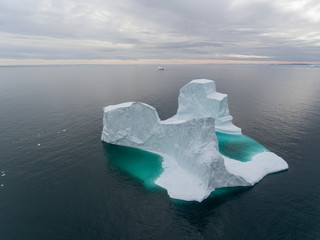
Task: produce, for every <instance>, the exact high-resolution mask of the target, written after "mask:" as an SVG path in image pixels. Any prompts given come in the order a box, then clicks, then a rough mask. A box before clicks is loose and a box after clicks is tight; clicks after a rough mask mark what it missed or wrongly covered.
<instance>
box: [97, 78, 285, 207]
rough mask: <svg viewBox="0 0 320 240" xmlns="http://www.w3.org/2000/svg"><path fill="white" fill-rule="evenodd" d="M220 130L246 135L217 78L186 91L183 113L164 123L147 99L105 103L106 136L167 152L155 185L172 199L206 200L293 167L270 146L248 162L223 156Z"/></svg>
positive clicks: (189, 86) (113, 140)
mask: <svg viewBox="0 0 320 240" xmlns="http://www.w3.org/2000/svg"><path fill="white" fill-rule="evenodd" d="M216 132H217V133H223V134H227V136H241V135H242V133H241V129H240V128H239V127H237V126H235V125H234V124H233V123H232V116H231V115H230V113H229V107H228V99H227V95H226V94H221V93H218V92H217V91H216V87H215V83H214V81H212V80H207V79H196V80H193V81H191V82H190V83H188V84H187V85H185V86H184V87H182V88H181V89H180V94H179V106H178V110H177V114H176V115H175V116H173V117H171V118H169V119H167V120H164V121H161V120H160V118H159V116H158V113H157V111H156V109H155V108H153V107H152V106H150V105H147V104H145V103H140V102H126V103H121V104H118V105H110V106H107V107H105V108H104V117H103V131H102V136H101V139H102V141H104V142H107V143H111V144H116V145H122V146H127V147H134V148H138V149H142V150H145V151H149V152H153V153H157V154H159V155H161V156H162V158H163V162H162V168H163V170H164V171H163V172H162V174H161V175H160V176H159V178H158V179H156V181H155V183H156V184H157V185H159V186H161V187H163V188H165V189H166V190H167V192H168V194H169V196H170V197H171V198H175V199H180V200H186V201H199V202H201V201H202V200H203V199H205V198H207V197H208V196H209V195H210V193H211V192H212V191H214V190H215V189H216V188H224V187H236V186H252V185H254V184H255V183H257V182H259V181H260V180H261V179H262V178H263V177H264V176H266V175H267V174H270V173H274V172H278V171H283V170H286V169H288V164H287V163H286V162H285V161H284V160H283V159H282V158H281V157H279V156H277V155H276V154H274V153H272V152H270V151H268V150H266V151H261V152H258V153H255V154H254V155H253V156H252V157H251V159H250V161H246V162H243V161H241V159H232V158H230V157H228V156H226V155H222V154H221V153H220V152H219V144H218V139H217V136H216ZM242 136H244V135H242ZM231 139H232V138H231Z"/></svg>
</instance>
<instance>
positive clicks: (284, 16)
mask: <svg viewBox="0 0 320 240" xmlns="http://www.w3.org/2000/svg"><path fill="white" fill-rule="evenodd" d="M242 2H243V3H242ZM240 3H241V4H238V5H237V4H235V2H234V1H212V0H199V1H193V0H184V1H182V0H176V1H169V0H163V1H150V0H139V1H138V0H136V1H131V0H123V1H111V0H109V1H103V0H91V1H83V0H78V1H76V0H70V1H63V0H55V1H53V0H47V1H41V0H29V1H28V2H24V1H19V0H2V1H0V43H1V47H0V50H1V53H0V58H17V57H19V58H29V57H34V58H43V59H49V58H50V59H51V58H55V59H75V58H79V59H93V58H96V59H101V58H108V59H109V58H115V59H135V58H167V59H174V58H178V59H181V58H182V59H210V58H214V56H216V55H219V54H220V55H221V56H222V55H223V54H225V55H227V54H244V55H246V54H247V55H262V56H272V57H274V58H273V59H274V60H283V61H311V60H314V61H316V60H317V59H319V54H320V51H319V50H320V49H319V48H320V38H319V34H318V26H319V22H320V18H319V20H317V18H316V17H314V18H313V19H311V18H310V17H309V16H305V15H303V11H299V10H292V9H290V8H287V7H286V6H289V2H286V1H285V0H279V1H264V0H261V1H255V0H253V1H240ZM276 4H283V7H281V6H282V5H276ZM317 5H318V3H317V1H309V3H308V4H306V5H305V6H304V8H310V9H313V7H314V6H317ZM279 6H280V7H279ZM303 10H304V11H305V9H303ZM319 14H320V12H319ZM315 16H316V14H315ZM8 36H9V37H8ZM306 36H307V37H306ZM24 37H25V38H26V39H28V41H25V40H24V39H23V38H24ZM7 38H8V39H7ZM32 39H34V44H32ZM52 39H56V40H57V42H59V44H52V42H55V40H52ZM82 40H83V41H84V42H86V41H87V42H88V44H82V43H81V41H82ZM51 41H52V42H51ZM90 41H94V42H92V43H90ZM12 42H14V43H15V44H14V45H12V44H11V43H12ZM64 42H65V44H64ZM72 42H73V43H72ZM70 45H71V46H72V47H69V46H70Z"/></svg>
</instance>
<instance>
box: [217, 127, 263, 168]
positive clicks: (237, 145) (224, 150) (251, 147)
mask: <svg viewBox="0 0 320 240" xmlns="http://www.w3.org/2000/svg"><path fill="white" fill-rule="evenodd" d="M216 135H217V138H218V142H219V152H220V153H221V154H222V155H224V156H226V157H229V158H232V159H235V160H239V161H241V162H247V161H250V160H251V158H252V157H253V156H254V155H255V154H257V153H260V152H264V151H269V150H268V149H266V148H265V147H264V146H262V145H261V144H260V143H258V142H257V141H255V140H253V139H252V138H250V137H247V136H246V135H243V134H241V135H232V134H226V133H219V132H216Z"/></svg>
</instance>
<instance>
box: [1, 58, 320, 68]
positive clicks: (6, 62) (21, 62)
mask: <svg viewBox="0 0 320 240" xmlns="http://www.w3.org/2000/svg"><path fill="white" fill-rule="evenodd" d="M133 64H149V65H170V64H256V65H259V64H262V65H263V64H264V65H266V64H270V65H272V64H275V65H280V64H287V65H288V64H290V65H294V64H297V65H320V62H315V61H275V60H267V61H257V60H226V59H131V60H121V59H73V60H63V59H55V60H48V59H0V66H1V67H10V66H40V65H41V66H42V65H43V66H46V65H133Z"/></svg>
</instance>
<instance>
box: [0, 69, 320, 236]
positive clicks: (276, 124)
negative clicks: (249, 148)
mask: <svg viewBox="0 0 320 240" xmlns="http://www.w3.org/2000/svg"><path fill="white" fill-rule="evenodd" d="M157 67H158V66H155V65H80V66H70V65H69V66H64V65H61V66H15V67H0V240H51V239H52V240H64V239H65V240H69V239H70V240H91V239H92V240H100V239H115V240H118V239H119V240H120V239H157V240H158V239H159V240H162V239H168V240H175V239H178V240H179V239H200V240H201V239H217V240H219V239H228V240H235V239H236V240H238V239H240V240H242V239H245V240H250V239H254V240H257V239H259V240H261V239H271V240H276V239H279V240H280V239H281V240H285V239H288V240H295V239H297V240H298V239H299V240H300V239H302V240H308V239H310V240H315V239H320V157H319V156H320V67H318V66H309V65H166V66H164V67H165V70H161V71H159V70H158V69H157ZM199 78H206V79H212V80H214V81H215V83H216V86H217V90H218V91H219V92H221V93H226V94H228V100H229V108H230V113H231V115H232V116H233V119H234V120H233V123H234V124H235V125H236V126H238V127H240V128H242V132H243V134H244V135H245V136H247V137H249V138H250V139H254V140H255V141H256V142H257V143H259V144H261V146H263V147H265V148H266V149H268V150H270V151H272V152H274V153H276V154H277V155H279V156H280V157H282V158H283V159H285V160H286V162H287V163H288V164H289V169H288V170H287V171H283V172H280V173H276V174H271V175H268V176H266V177H265V178H264V179H263V180H262V181H261V182H259V183H258V184H256V185H255V186H253V187H237V188H231V189H220V190H217V191H215V192H214V193H213V194H211V195H210V197H209V198H207V199H206V200H204V201H202V202H193V201H191V202H186V201H181V200H180V201H179V200H175V199H171V198H170V197H169V196H168V194H167V192H166V190H165V189H162V188H160V187H156V186H154V184H152V183H153V181H154V178H155V176H157V175H159V174H161V161H162V159H161V157H160V156H158V155H155V154H151V153H148V152H144V151H141V150H137V149H131V148H125V147H120V146H113V145H110V144H106V143H104V142H102V141H101V131H102V127H103V126H102V117H103V107H105V106H108V105H112V104H118V103H122V102H127V101H138V102H144V103H147V104H149V105H151V106H153V107H155V108H156V109H157V111H158V113H159V116H160V118H161V119H163V120H164V119H167V118H169V117H171V116H173V115H174V114H175V113H176V111H177V106H178V95H179V89H180V88H181V87H182V86H183V85H185V84H187V83H188V82H190V81H191V80H193V79H199ZM218 137H219V136H218ZM220 139H221V138H220ZM233 153H234V152H233ZM230 154H232V151H231V152H230Z"/></svg>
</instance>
